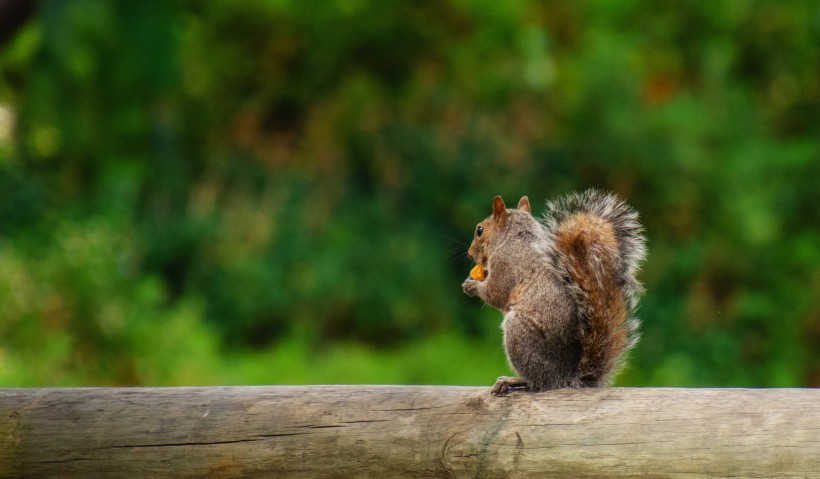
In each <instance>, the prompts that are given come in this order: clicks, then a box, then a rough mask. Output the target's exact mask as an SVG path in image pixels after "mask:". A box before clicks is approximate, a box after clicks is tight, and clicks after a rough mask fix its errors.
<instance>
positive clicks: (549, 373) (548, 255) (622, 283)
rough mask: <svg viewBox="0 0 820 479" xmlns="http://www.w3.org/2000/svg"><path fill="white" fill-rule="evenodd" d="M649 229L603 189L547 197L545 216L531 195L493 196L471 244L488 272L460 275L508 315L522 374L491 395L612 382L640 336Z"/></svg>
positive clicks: (513, 358)
mask: <svg viewBox="0 0 820 479" xmlns="http://www.w3.org/2000/svg"><path fill="white" fill-rule="evenodd" d="M643 231H644V230H643V227H642V226H641V224H640V222H639V221H638V213H637V212H636V211H635V210H634V209H632V208H631V207H630V206H628V205H627V204H626V203H625V202H623V201H622V200H621V199H619V198H618V197H617V196H615V195H612V194H605V193H603V192H600V191H598V190H595V189H590V190H587V191H585V192H583V193H580V194H570V195H568V196H565V197H564V198H561V199H558V200H556V201H548V202H547V210H546V212H545V213H544V216H543V218H541V219H540V220H539V219H536V218H534V217H533V216H532V213H531V207H530V201H529V199H528V198H527V197H526V196H524V197H522V198H521V200H520V201H519V202H518V207H517V208H515V209H507V207H506V206H505V204H504V200H503V199H502V198H501V197H500V196H496V197H495V198H494V199H493V214H492V215H490V216H489V217H487V218H486V219H485V220H484V221H482V222H481V223H479V224H478V225H477V226H476V229H475V235H474V237H473V241H472V244H471V245H470V248H469V250H468V253H467V254H468V256H469V257H470V258H471V259H472V260H473V261H475V262H476V263H477V264H478V265H480V266H481V267H483V273H484V275H485V277H484V278H483V280H478V279H476V278H474V277H468V278H467V279H466V280H465V281H464V283H463V284H462V288H463V289H464V292H465V293H466V294H467V295H468V296H478V297H479V298H481V299H482V300H484V302H485V303H487V304H488V305H490V306H492V307H494V308H496V309H498V310H500V311H501V312H502V313H503V314H504V320H503V322H502V324H501V327H502V329H503V331H504V349H505V351H506V354H507V361H508V363H509V365H510V367H511V368H512V369H513V370H514V371H515V372H516V373H517V374H518V377H506V376H502V377H500V378H498V380H497V382H496V383H495V385H494V386H493V388H492V389H491V391H490V393H491V394H492V395H494V396H503V395H506V394H508V393H509V392H511V391H513V390H519V389H524V390H527V391H533V392H538V391H544V390H549V389H558V388H581V387H599V386H606V385H608V384H609V383H610V381H611V379H612V377H613V376H614V374H615V373H616V372H617V371H618V370H619V369H620V368H621V367H622V366H623V363H624V361H625V354H626V353H627V352H628V351H629V350H630V349H631V348H632V347H633V346H634V345H635V343H636V342H637V341H638V338H639V334H638V325H639V321H638V319H637V318H636V317H635V316H634V312H635V309H636V307H637V303H638V298H639V297H640V295H641V294H642V293H643V287H642V285H641V283H640V282H639V281H638V280H637V279H636V278H635V275H636V273H637V272H638V270H639V268H640V264H641V262H642V261H643V260H644V257H645V256H646V246H645V245H646V239H645V238H644V235H643ZM476 268H477V269H479V270H481V269H482V268H478V266H477V267H476ZM479 277H481V276H479Z"/></svg>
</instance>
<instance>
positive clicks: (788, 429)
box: [0, 386, 820, 478]
mask: <svg viewBox="0 0 820 479" xmlns="http://www.w3.org/2000/svg"><path fill="white" fill-rule="evenodd" d="M405 476H411V477H448V478H452V477H456V478H458V477H733V478H738V477H820V390H809V389H802V390H801V389H769V390H751V389H656V388H651V389H649V388H648V389H622V388H607V389H581V390H560V391H552V392H546V393H540V394H529V393H514V394H512V395H510V396H508V397H504V398H495V397H491V396H489V395H488V388H484V387H482V388H473V387H426V386H415V387H414V386H306V387H287V386H273V387H204V388H89V389H0V477H60V478H74V477H76V478H80V477H82V478H86V477H112V478H120V477H122V478H135V477H152V478H166V477H167V478H181V477H220V478H229V477H247V478H256V477H310V478H330V477H405Z"/></svg>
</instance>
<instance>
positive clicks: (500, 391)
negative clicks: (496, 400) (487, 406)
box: [490, 376, 527, 397]
mask: <svg viewBox="0 0 820 479" xmlns="http://www.w3.org/2000/svg"><path fill="white" fill-rule="evenodd" d="M526 388H527V381H526V380H524V379H522V378H513V377H509V376H501V377H500V378H498V380H497V381H496V382H495V385H494V386H493V388H492V389H490V394H491V395H493V396H498V397H501V396H506V395H507V394H509V393H510V392H512V391H515V390H517V389H526Z"/></svg>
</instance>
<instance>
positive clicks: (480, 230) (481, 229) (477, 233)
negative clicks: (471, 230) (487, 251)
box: [475, 226, 484, 237]
mask: <svg viewBox="0 0 820 479" xmlns="http://www.w3.org/2000/svg"><path fill="white" fill-rule="evenodd" d="M483 232H484V227H483V226H478V227H476V229H475V235H476V237H480V236H481V233H483Z"/></svg>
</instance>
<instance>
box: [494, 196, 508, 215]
mask: <svg viewBox="0 0 820 479" xmlns="http://www.w3.org/2000/svg"><path fill="white" fill-rule="evenodd" d="M506 215H507V206H506V205H505V204H504V200H503V199H501V197H500V196H496V197H495V198H493V218H495V219H499V218H504V217H505V216H506Z"/></svg>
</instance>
